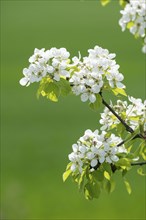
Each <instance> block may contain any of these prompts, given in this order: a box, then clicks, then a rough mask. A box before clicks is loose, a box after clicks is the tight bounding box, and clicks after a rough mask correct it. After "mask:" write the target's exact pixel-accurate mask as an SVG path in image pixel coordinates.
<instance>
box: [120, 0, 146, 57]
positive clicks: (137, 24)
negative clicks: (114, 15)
mask: <svg viewBox="0 0 146 220" xmlns="http://www.w3.org/2000/svg"><path fill="white" fill-rule="evenodd" d="M121 14H122V18H121V19H120V20H119V24H120V26H121V27H122V31H125V29H126V28H128V29H129V30H130V32H131V33H132V34H133V35H135V36H136V37H141V38H142V39H143V40H144V46H143V48H142V51H143V52H144V53H146V33H145V31H146V2H145V0H130V2H129V3H128V4H127V5H126V6H125V8H124V10H121Z"/></svg>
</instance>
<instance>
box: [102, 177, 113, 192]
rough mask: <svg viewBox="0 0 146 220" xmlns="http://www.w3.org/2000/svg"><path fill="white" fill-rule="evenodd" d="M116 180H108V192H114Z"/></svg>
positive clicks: (106, 185) (106, 186)
mask: <svg viewBox="0 0 146 220" xmlns="http://www.w3.org/2000/svg"><path fill="white" fill-rule="evenodd" d="M115 186H116V184H115V181H114V180H113V179H111V180H110V181H107V182H106V184H105V186H104V188H105V190H106V191H107V192H108V193H112V192H113V191H114V189H115Z"/></svg>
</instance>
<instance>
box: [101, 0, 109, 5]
mask: <svg viewBox="0 0 146 220" xmlns="http://www.w3.org/2000/svg"><path fill="white" fill-rule="evenodd" d="M100 1H101V4H102V6H106V5H107V4H108V3H109V2H110V0H100Z"/></svg>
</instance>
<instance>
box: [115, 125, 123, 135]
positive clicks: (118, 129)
mask: <svg viewBox="0 0 146 220" xmlns="http://www.w3.org/2000/svg"><path fill="white" fill-rule="evenodd" d="M116 130H117V132H118V134H119V135H120V136H122V135H123V134H124V131H125V126H124V125H123V124H122V123H119V124H117V127H116Z"/></svg>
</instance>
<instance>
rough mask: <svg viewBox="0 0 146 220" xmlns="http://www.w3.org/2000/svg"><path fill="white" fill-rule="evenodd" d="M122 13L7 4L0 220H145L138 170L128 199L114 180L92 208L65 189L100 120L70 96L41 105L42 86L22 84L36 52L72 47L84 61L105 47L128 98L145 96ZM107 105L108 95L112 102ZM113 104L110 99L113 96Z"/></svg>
mask: <svg viewBox="0 0 146 220" xmlns="http://www.w3.org/2000/svg"><path fill="white" fill-rule="evenodd" d="M119 10H120V6H119V4H118V2H117V1H116V0H115V1H113V2H112V3H111V4H109V5H108V6H107V7H102V6H101V5H100V2H99V1H98V0H95V1H1V31H2V34H1V52H2V55H1V61H2V65H1V73H2V74H1V89H2V90H1V91H2V98H1V103H2V107H1V114H2V117H1V119H2V120H1V125H2V139H1V146H2V147H1V154H2V156H1V164H2V166H1V176H2V180H1V189H2V192H1V200H2V202H1V207H2V210H1V215H2V219H43V218H45V219H79V218H81V219H92V218H95V219H116V220H118V219H132V220H133V219H135V220H136V219H137V220H138V219H139V220H140V219H145V217H146V214H145V207H146V199H145V179H144V178H143V177H140V176H138V175H137V173H136V168H134V169H133V170H132V171H131V172H130V173H129V174H128V176H127V177H128V179H129V180H130V182H131V185H132V189H133V193H132V195H130V196H129V195H128V194H127V192H126V190H125V187H124V185H123V183H122V181H121V177H120V175H119V176H117V177H116V181H117V187H116V190H115V192H114V193H113V194H111V195H107V194H106V193H102V195H101V196H100V198H99V199H98V200H93V201H92V202H91V201H86V200H85V199H84V196H83V195H82V194H80V193H79V192H78V190H77V187H76V186H75V184H73V183H72V181H71V180H69V181H67V182H66V183H63V182H62V173H63V172H64V170H65V167H66V164H67V163H68V156H67V155H68V154H69V153H70V152H71V145H72V144H73V143H75V142H76V140H77V139H78V138H79V137H80V136H81V135H82V134H83V132H84V130H85V129H88V128H90V129H92V130H94V129H96V128H97V127H98V126H99V124H98V119H99V115H98V114H97V113H94V112H93V111H92V110H90V109H89V107H88V105H87V103H82V102H81V101H80V98H79V97H74V96H70V97H67V98H65V99H61V100H59V103H57V104H55V103H52V102H49V101H48V100H46V99H43V98H41V99H40V100H37V98H36V91H37V88H38V84H32V85H31V86H30V87H28V88H24V87H21V86H20V85H19V83H18V82H19V79H20V78H21V77H22V70H23V68H24V67H27V66H28V58H29V57H30V55H32V54H33V50H34V48H46V49H49V48H51V47H58V48H60V47H66V48H67V49H68V51H70V53H71V56H74V55H78V51H79V50H80V52H81V54H82V55H83V56H85V55H86V54H87V50H88V49H89V48H93V47H94V46H95V45H100V46H101V47H103V48H107V49H109V51H110V52H115V53H116V54H117V58H116V60H117V63H119V64H120V66H121V68H120V70H121V72H122V73H123V74H124V76H125V84H126V85H127V93H128V94H129V95H133V96H134V97H137V98H138V97H141V98H143V99H144V96H145V62H144V55H143V54H142V53H141V44H140V42H138V41H136V40H135V39H134V37H133V36H132V35H131V34H130V33H129V32H128V31H127V32H124V33H122V32H121V29H120V27H119V25H118V20H119V18H120V14H119ZM107 98H108V95H107ZM111 98H112V97H111Z"/></svg>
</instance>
